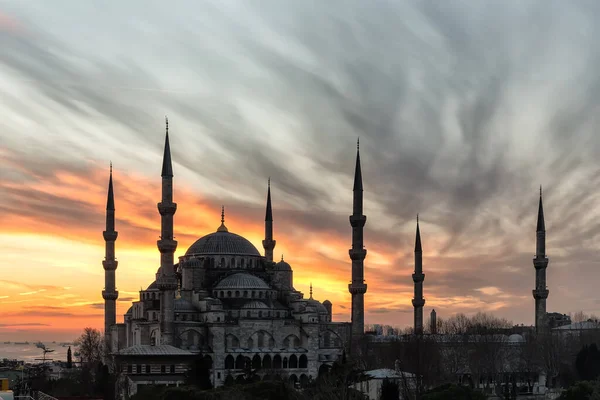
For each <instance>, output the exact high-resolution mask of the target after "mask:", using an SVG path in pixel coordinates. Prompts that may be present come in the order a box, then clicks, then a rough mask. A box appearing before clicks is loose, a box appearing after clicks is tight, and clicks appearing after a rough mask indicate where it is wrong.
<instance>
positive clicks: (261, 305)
mask: <svg viewBox="0 0 600 400" xmlns="http://www.w3.org/2000/svg"><path fill="white" fill-rule="evenodd" d="M242 308H243V309H248V308H255V309H256V308H260V309H268V308H269V306H267V305H266V304H265V303H263V302H262V301H258V300H252V301H249V302H247V303H246V304H244V305H243V306H242Z"/></svg>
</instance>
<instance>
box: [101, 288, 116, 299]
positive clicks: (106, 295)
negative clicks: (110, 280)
mask: <svg viewBox="0 0 600 400" xmlns="http://www.w3.org/2000/svg"><path fill="white" fill-rule="evenodd" d="M102 298H103V299H104V300H113V301H114V300H117V299H118V298H119V292H118V291H116V290H103V291H102Z"/></svg>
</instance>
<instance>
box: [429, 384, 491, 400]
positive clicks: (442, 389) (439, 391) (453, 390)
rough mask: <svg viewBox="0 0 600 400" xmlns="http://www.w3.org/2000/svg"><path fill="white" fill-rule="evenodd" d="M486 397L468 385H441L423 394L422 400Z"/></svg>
mask: <svg viewBox="0 0 600 400" xmlns="http://www.w3.org/2000/svg"><path fill="white" fill-rule="evenodd" d="M486 399H487V397H486V396H485V395H484V394H483V393H480V392H476V391H474V390H473V389H471V388H470V387H466V386H457V385H443V386H439V387H437V388H435V389H432V390H430V391H428V392H426V393H424V394H423V397H422V400H486Z"/></svg>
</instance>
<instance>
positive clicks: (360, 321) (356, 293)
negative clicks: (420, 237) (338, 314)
mask: <svg viewBox="0 0 600 400" xmlns="http://www.w3.org/2000/svg"><path fill="white" fill-rule="evenodd" d="M353 191H354V200H353V205H352V215H351V216H350V225H351V226H352V248H351V249H350V251H349V254H350V259H351V260H352V282H351V283H350V284H349V285H348V291H349V292H350V294H351V295H352V343H351V351H353V352H354V353H357V352H358V351H359V348H358V344H359V340H360V339H361V338H362V336H363V334H364V332H365V300H364V296H365V293H366V292H367V285H366V284H365V279H364V260H365V257H366V255H367V250H366V249H365V247H364V245H363V227H364V226H365V222H367V217H366V216H365V215H363V185H362V172H361V169H360V148H359V142H358V141H357V142H356V169H355V171H354V188H353Z"/></svg>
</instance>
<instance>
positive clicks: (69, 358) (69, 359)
mask: <svg viewBox="0 0 600 400" xmlns="http://www.w3.org/2000/svg"><path fill="white" fill-rule="evenodd" d="M67 368H68V369H71V368H73V355H72V354H71V346H69V349H68V350H67Z"/></svg>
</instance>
